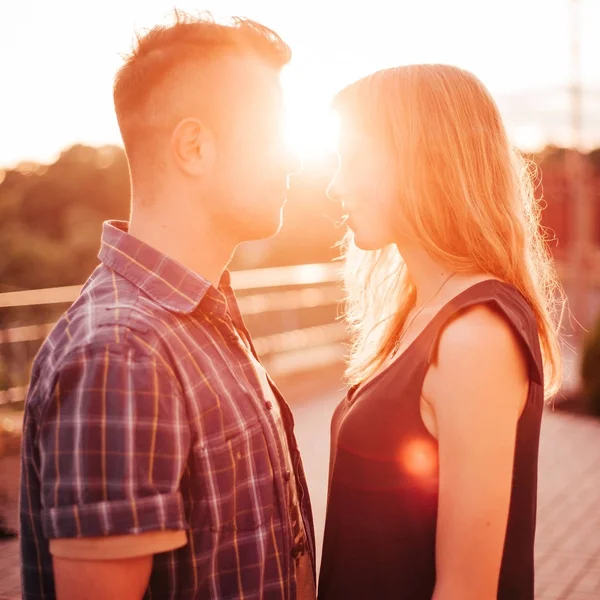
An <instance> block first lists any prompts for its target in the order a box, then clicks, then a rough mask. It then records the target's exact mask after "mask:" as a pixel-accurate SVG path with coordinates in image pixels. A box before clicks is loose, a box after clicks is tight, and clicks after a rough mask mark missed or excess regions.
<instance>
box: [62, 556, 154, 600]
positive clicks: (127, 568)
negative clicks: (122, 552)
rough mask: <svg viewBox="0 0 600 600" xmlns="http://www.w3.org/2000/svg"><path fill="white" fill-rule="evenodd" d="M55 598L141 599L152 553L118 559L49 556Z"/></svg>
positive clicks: (65, 599) (74, 599)
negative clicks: (52, 568)
mask: <svg viewBox="0 0 600 600" xmlns="http://www.w3.org/2000/svg"><path fill="white" fill-rule="evenodd" d="M52 561H53V565H54V582H55V587H56V598H57V600H81V598H86V599H88V600H100V599H106V598H110V599H111V600H140V599H141V598H142V597H143V596H144V593H145V591H146V588H147V587H148V581H149V579H150V572H151V571H152V555H150V554H148V555H146V556H138V557H136V558H121V559H117V560H73V559H70V558H58V557H56V556H54V557H53V558H52Z"/></svg>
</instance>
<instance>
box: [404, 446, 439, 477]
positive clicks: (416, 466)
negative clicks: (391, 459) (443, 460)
mask: <svg viewBox="0 0 600 600" xmlns="http://www.w3.org/2000/svg"><path fill="white" fill-rule="evenodd" d="M398 463H399V466H400V468H401V469H402V470H403V471H404V472H405V473H407V474H408V475H410V476H411V477H415V478H418V479H430V478H432V477H435V476H436V475H437V472H438V453H437V449H436V447H435V444H434V443H433V442H432V441H431V440H426V439H422V438H415V439H412V440H409V441H407V442H404V443H403V444H402V445H401V446H400V450H399V451H398Z"/></svg>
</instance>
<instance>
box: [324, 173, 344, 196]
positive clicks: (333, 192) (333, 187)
mask: <svg viewBox="0 0 600 600" xmlns="http://www.w3.org/2000/svg"><path fill="white" fill-rule="evenodd" d="M325 195H326V196H327V198H329V200H332V201H333V202H341V201H342V194H341V191H340V186H339V184H338V181H337V177H334V178H333V179H332V180H331V181H330V183H329V185H328V186H327V189H326V190H325Z"/></svg>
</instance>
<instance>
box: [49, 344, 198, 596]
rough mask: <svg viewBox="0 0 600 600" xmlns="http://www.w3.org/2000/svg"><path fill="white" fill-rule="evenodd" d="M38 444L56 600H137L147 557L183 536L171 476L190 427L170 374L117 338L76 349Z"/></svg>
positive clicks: (177, 471)
mask: <svg viewBox="0 0 600 600" xmlns="http://www.w3.org/2000/svg"><path fill="white" fill-rule="evenodd" d="M38 444H39V451H40V458H41V483H42V496H43V497H42V501H43V506H44V510H43V511H42V522H43V527H44V532H45V534H46V537H47V538H49V544H50V552H51V553H52V555H53V563H54V575H55V583H56V589H57V598H58V600H70V599H71V598H84V597H85V598H87V599H89V600H96V599H100V598H117V599H118V598H124V599H127V600H129V599H135V600H137V599H138V598H141V597H142V596H143V594H144V592H145V590H146V587H147V585H148V580H149V577H150V572H151V568H152V556H153V554H155V553H158V552H165V551H169V550H172V549H175V548H178V547H180V546H183V545H185V543H186V541H187V540H186V535H185V529H186V528H187V524H186V522H185V516H184V511H183V502H182V499H181V496H180V493H179V482H180V479H181V475H182V473H183V470H184V468H185V465H186V461H187V456H188V452H189V447H190V434H189V427H188V422H187V419H186V412H185V406H184V402H183V399H182V397H181V391H180V388H179V385H178V383H177V381H176V380H175V379H174V377H173V375H172V373H170V372H168V370H167V369H166V368H165V367H162V366H161V364H160V361H159V359H158V358H157V357H156V356H153V355H149V354H143V353H139V352H137V353H134V352H133V350H132V349H131V348H128V347H126V346H125V345H123V344H120V345H116V344H101V345H97V346H94V347H91V346H88V347H86V348H82V349H80V350H78V351H77V352H76V353H75V354H73V355H71V356H70V357H69V359H68V360H67V361H66V363H65V365H64V366H63V367H61V369H60V371H59V373H58V377H57V381H56V385H55V389H54V394H53V397H52V399H51V401H50V402H49V404H48V406H47V408H46V410H45V412H44V416H43V421H42V423H41V428H40V435H39V439H38ZM109 571H110V572H109Z"/></svg>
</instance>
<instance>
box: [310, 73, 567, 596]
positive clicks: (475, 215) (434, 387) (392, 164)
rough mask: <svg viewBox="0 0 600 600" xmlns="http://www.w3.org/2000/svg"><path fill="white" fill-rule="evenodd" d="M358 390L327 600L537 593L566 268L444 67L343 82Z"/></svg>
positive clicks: (334, 516) (525, 192)
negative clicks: (545, 443) (542, 480)
mask: <svg viewBox="0 0 600 600" xmlns="http://www.w3.org/2000/svg"><path fill="white" fill-rule="evenodd" d="M334 107H335V109H336V111H337V112H338V114H339V117H340V139H339V150H338V151H339V160H340V166H339V170H338V172H337V174H336V176H335V178H334V180H333V181H332V183H331V185H330V187H329V190H328V193H329V196H330V197H331V198H334V199H338V200H341V202H342V203H343V205H344V207H345V212H346V213H347V219H348V220H347V222H348V225H349V227H350V230H351V232H350V234H349V239H348V240H347V245H346V259H347V260H346V268H347V272H346V283H347V289H348V317H349V321H350V325H351V328H352V332H353V342H354V343H353V346H352V352H351V356H350V363H349V367H348V371H347V375H348V379H349V382H350V384H351V388H350V391H349V394H348V396H347V397H346V399H345V400H344V401H343V402H342V403H341V404H340V405H339V406H338V408H337V409H336V412H335V414H334V417H333V422H332V455H331V467H330V487H329V497H328V506H327V519H326V527H325V538H324V544H323V560H322V566H321V574H320V582H319V598H320V600H334V599H335V600H338V599H344V600H352V599H358V598H360V599H363V598H364V599H372V600H383V599H387V598H394V599H400V598H402V599H406V600H425V599H427V600H430V599H431V598H434V600H491V599H492V598H502V599H506V600H509V599H510V600H520V599H524V598H528V599H531V598H533V595H534V573H533V571H534V565H533V545H534V533H535V519H536V487H537V481H536V478H537V462H538V441H539V432H540V420H541V416H542V408H543V404H544V398H545V397H549V396H550V395H551V394H553V393H554V392H555V391H556V389H557V388H558V386H559V382H560V374H561V367H560V356H559V349H558V340H557V326H556V324H555V322H554V316H555V313H554V311H555V308H557V307H558V305H557V304H555V299H556V298H557V294H556V292H557V289H558V286H557V283H556V280H555V275H554V272H553V270H552V267H551V263H550V260H549V257H548V254H547V252H546V248H545V244H544V240H543V238H542V236H541V234H540V230H539V223H538V221H539V207H538V204H537V203H536V200H535V198H534V194H533V188H532V185H531V182H530V177H529V175H530V174H529V172H528V169H527V167H526V165H525V163H524V162H523V160H522V159H521V158H520V156H519V154H518V153H516V152H514V151H513V150H512V149H511V147H510V145H509V142H508V140H507V135H506V132H505V129H504V126H503V124H502V121H501V118H500V115H499V113H498V109H497V107H496V105H495V103H494V101H493V100H492V98H491V97H490V95H489V93H488V92H487V90H486V89H485V88H484V86H483V85H482V84H481V82H480V81H479V80H478V79H477V78H476V77H474V76H473V75H471V74H470V73H467V72H465V71H463V70H460V69H458V68H455V67H451V66H445V65H414V66H408V67H401V68H394V69H389V70H385V71H381V72H378V73H375V74H373V75H370V76H369V77H367V78H365V79H362V80H360V81H358V82H356V83H354V84H352V85H350V86H349V87H348V88H346V89H344V90H343V91H342V92H341V93H340V94H339V95H338V96H337V98H336V100H335V104H334Z"/></svg>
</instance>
